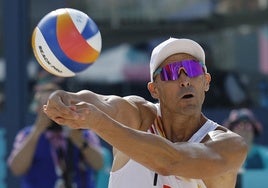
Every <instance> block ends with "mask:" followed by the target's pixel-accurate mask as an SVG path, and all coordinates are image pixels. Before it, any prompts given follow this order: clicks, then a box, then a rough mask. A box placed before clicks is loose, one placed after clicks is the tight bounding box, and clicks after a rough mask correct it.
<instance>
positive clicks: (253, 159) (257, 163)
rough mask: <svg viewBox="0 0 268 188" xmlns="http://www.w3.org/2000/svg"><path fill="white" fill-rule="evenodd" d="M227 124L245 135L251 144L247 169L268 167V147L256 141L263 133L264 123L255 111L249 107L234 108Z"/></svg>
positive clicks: (246, 163)
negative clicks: (257, 117)
mask: <svg viewBox="0 0 268 188" xmlns="http://www.w3.org/2000/svg"><path fill="white" fill-rule="evenodd" d="M225 126H226V127H227V128H229V129H230V130H232V131H233V132H235V133H237V134H239V135H241V136H243V137H244V138H245V140H246V142H247V143H248V145H249V149H250V150H249V153H248V156H247V159H246V161H245V163H244V168H245V169H260V168H268V148H266V147H265V146H262V145H259V144H256V143H255V138H257V137H258V136H259V135H260V134H261V133H262V125H261V123H260V122H259V121H258V120H257V119H256V117H255V116H254V114H253V112H252V111H251V110H249V109H247V108H241V109H237V110H232V111H231V112H230V115H229V118H228V119H227V120H226V122H225Z"/></svg>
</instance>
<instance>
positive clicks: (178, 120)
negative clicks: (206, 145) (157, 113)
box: [162, 113, 207, 142]
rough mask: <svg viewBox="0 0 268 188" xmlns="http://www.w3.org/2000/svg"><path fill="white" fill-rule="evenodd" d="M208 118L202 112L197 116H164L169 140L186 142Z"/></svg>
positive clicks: (165, 130)
mask: <svg viewBox="0 0 268 188" xmlns="http://www.w3.org/2000/svg"><path fill="white" fill-rule="evenodd" d="M206 120H207V119H206V118H205V117H204V115H203V114H202V113H201V114H199V115H196V116H188V117H183V116H175V117H174V116H173V118H170V117H165V116H163V117H162V121H163V130H164V132H165V135H166V137H167V139H168V140H170V141H172V142H186V141H188V140H189V139H190V138H191V137H192V136H193V134H194V133H195V132H196V131H198V130H199V129H200V127H202V125H204V124H205V122H206Z"/></svg>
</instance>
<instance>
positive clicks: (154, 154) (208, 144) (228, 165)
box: [44, 38, 247, 188]
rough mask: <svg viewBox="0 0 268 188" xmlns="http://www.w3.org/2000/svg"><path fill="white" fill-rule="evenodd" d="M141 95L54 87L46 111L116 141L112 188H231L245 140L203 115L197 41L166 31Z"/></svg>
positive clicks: (204, 87)
mask: <svg viewBox="0 0 268 188" xmlns="http://www.w3.org/2000/svg"><path fill="white" fill-rule="evenodd" d="M150 75H151V82H149V83H148V90H149V91H150V93H151V95H152V97H153V98H155V99H158V101H159V103H157V104H153V103H151V102H149V101H146V100H145V99H144V98H142V97H138V96H127V97H119V96H114V95H109V96H107V95H100V94H96V93H94V92H91V91H86V90H83V91H80V92H77V93H71V92H66V91H57V92H54V94H52V95H51V96H50V99H49V100H48V103H47V105H45V106H44V111H45V112H46V114H47V115H48V116H49V117H50V118H51V119H53V120H54V121H56V122H57V123H59V124H63V125H68V126H69V127H71V128H74V129H77V128H84V129H91V130H93V131H94V132H96V133H97V134H98V135H99V136H100V137H101V138H103V139H104V140H106V141H107V142H108V143H110V144H111V145H112V146H113V148H114V163H113V167H112V170H111V174H110V182H109V187H110V188H126V187H127V188H137V187H139V188H149V187H152V188H154V187H158V188H181V187H182V188H205V187H206V188H227V187H228V188H232V187H234V186H235V183H236V177H237V172H238V170H239V169H240V167H241V166H242V164H243V162H244V160H245V157H246V154H247V146H246V143H245V142H244V140H243V139H242V137H240V136H239V135H237V134H235V133H233V132H231V131H230V130H228V129H226V128H224V127H223V126H221V125H219V124H217V123H215V122H213V121H212V120H210V119H208V118H207V117H205V115H204V114H203V113H202V104H203V102H204V99H205V93H206V92H207V91H208V90H209V83H210V80H211V77H210V74H209V73H207V69H206V66H205V53H204V51H203V49H202V47H201V46H200V45H199V44H198V43H196V42H194V41H192V40H189V39H176V38H170V39H168V40H166V41H164V42H163V43H161V44H159V45H158V46H157V47H156V48H155V49H154V50H153V52H152V56H151V60H150Z"/></svg>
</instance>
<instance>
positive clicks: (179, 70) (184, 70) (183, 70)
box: [177, 66, 187, 78]
mask: <svg viewBox="0 0 268 188" xmlns="http://www.w3.org/2000/svg"><path fill="white" fill-rule="evenodd" d="M177 73H178V78H179V77H180V76H181V74H185V75H186V76H187V71H186V69H185V68H184V67H183V66H181V67H180V68H179V69H178V71H177Z"/></svg>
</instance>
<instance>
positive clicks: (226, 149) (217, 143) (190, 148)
mask: <svg viewBox="0 0 268 188" xmlns="http://www.w3.org/2000/svg"><path fill="white" fill-rule="evenodd" d="M208 136H209V137H210V139H209V140H207V141H206V142H205V143H187V142H186V143H178V144H177V146H176V149H177V157H178V159H179V160H178V161H177V162H176V163H175V164H176V165H173V170H174V171H175V172H174V173H175V174H178V175H184V176H186V177H195V178H206V177H212V176H215V175H218V174H224V173H227V172H229V171H237V170H238V169H239V168H240V167H241V165H242V163H243V161H244V159H245V157H246V144H245V142H244V141H243V139H241V137H240V136H238V135H235V134H233V133H231V132H228V133H227V132H222V131H213V132H211V133H209V135H208ZM181 173H183V174H181Z"/></svg>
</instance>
